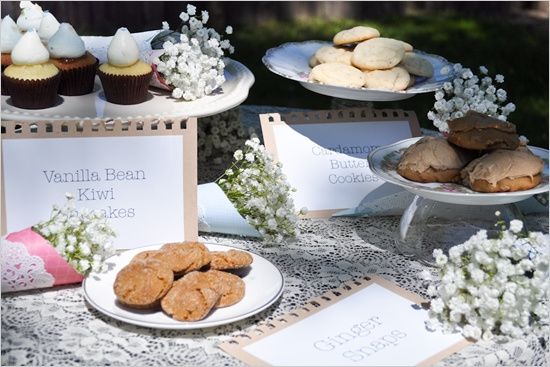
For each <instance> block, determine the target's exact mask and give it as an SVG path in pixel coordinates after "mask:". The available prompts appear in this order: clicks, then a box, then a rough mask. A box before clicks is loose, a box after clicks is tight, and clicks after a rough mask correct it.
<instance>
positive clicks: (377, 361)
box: [220, 277, 469, 366]
mask: <svg viewBox="0 0 550 367" xmlns="http://www.w3.org/2000/svg"><path fill="white" fill-rule="evenodd" d="M421 302H422V299H421V298H420V297H418V296H417V295H415V294H413V293H410V292H408V291H406V290H404V289H402V288H399V287H397V286H395V285H394V284H392V283H390V282H388V281H386V280H384V279H382V278H379V277H365V278H364V279H363V280H361V281H355V282H351V283H348V284H345V285H344V286H343V287H342V288H340V289H337V290H335V291H330V292H327V293H326V294H324V295H322V296H321V297H318V298H316V299H314V300H312V301H310V302H308V304H307V305H306V306H305V307H303V308H301V309H298V310H296V311H294V312H291V313H289V314H287V315H285V316H283V317H281V318H279V319H277V320H274V321H273V322H271V323H269V324H267V325H265V326H263V327H260V328H259V329H257V330H254V331H252V332H250V333H249V334H246V335H243V336H241V337H239V338H237V339H235V340H231V341H228V342H225V343H223V344H222V345H221V346H220V347H221V348H222V349H223V350H225V351H226V352H228V353H229V354H232V355H233V356H235V357H237V358H239V359H241V360H242V361H243V362H245V363H247V364H250V365H255V366H259V365H262V366H267V365H271V366H406V365H431V364H434V363H436V362H437V361H439V360H441V359H443V358H444V357H446V356H448V355H450V354H452V353H454V352H457V351H458V350H460V349H461V348H463V347H465V346H466V345H468V343H469V342H468V341H467V340H466V339H464V338H463V337H462V336H461V335H460V334H459V333H455V334H443V333H441V332H430V331H428V330H427V329H426V327H425V324H424V321H426V320H427V319H428V314H427V311H426V310H424V309H423V308H422V307H421V306H420V303H421Z"/></svg>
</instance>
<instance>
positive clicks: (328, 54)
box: [315, 46, 353, 65]
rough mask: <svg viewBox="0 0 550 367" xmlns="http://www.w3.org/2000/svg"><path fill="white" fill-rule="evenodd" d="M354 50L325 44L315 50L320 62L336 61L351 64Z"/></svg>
mask: <svg viewBox="0 0 550 367" xmlns="http://www.w3.org/2000/svg"><path fill="white" fill-rule="evenodd" d="M352 55H353V52H352V51H350V50H348V49H347V48H345V47H335V46H323V47H321V48H320V49H318V50H317V52H315V58H316V59H317V61H318V63H319V64H326V63H329V62H336V63H339V64H346V65H351V56H352Z"/></svg>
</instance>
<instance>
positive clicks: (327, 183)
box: [260, 109, 420, 217]
mask: <svg viewBox="0 0 550 367" xmlns="http://www.w3.org/2000/svg"><path fill="white" fill-rule="evenodd" d="M260 121H261V124H262V133H263V137H264V142H265V146H266V149H267V150H268V151H269V152H270V153H271V154H272V155H273V156H274V157H275V158H276V159H277V160H278V161H279V162H281V163H282V165H283V168H282V169H283V172H284V173H285V174H286V176H287V177H288V181H289V183H290V184H291V185H292V186H293V187H294V188H296V192H295V193H294V194H293V195H294V196H293V199H294V203H295V205H296V207H297V208H302V207H307V208H308V210H309V213H308V216H310V217H328V216H330V215H332V214H334V213H335V212H337V211H340V210H343V209H349V208H355V207H357V206H358V205H359V204H360V203H361V202H362V201H364V200H365V198H366V196H367V195H369V194H371V193H372V194H373V195H375V196H377V197H380V196H381V195H384V194H385V191H387V190H390V191H391V190H392V188H391V185H388V184H385V185H384V181H383V180H382V179H380V178H378V177H377V176H376V175H375V174H373V173H372V171H371V170H370V168H369V166H368V163H367V159H366V158H367V156H368V154H369V153H370V152H371V151H372V150H374V149H376V148H378V147H379V146H382V145H387V144H391V143H394V142H396V141H399V140H403V139H406V138H410V137H413V136H420V127H419V125H418V121H417V119H416V115H415V113H414V112H413V111H402V110H372V109H366V110H364V109H350V110H341V111H315V112H304V113H291V114H287V115H284V116H281V115H279V114H276V113H275V114H264V115H260ZM389 194H391V193H390V192H388V195H389ZM366 199H367V200H368V198H366Z"/></svg>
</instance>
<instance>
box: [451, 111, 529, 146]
mask: <svg viewBox="0 0 550 367" xmlns="http://www.w3.org/2000/svg"><path fill="white" fill-rule="evenodd" d="M448 125H449V136H448V137H447V139H449V141H450V142H451V143H453V144H455V145H458V146H459V147H462V148H465V149H472V150H494V149H516V148H517V147H518V146H519V144H520V141H519V136H518V135H517V134H516V125H514V124H512V123H510V122H506V121H502V120H499V119H497V118H494V117H490V116H487V115H485V114H482V113H479V112H475V111H468V112H467V113H466V114H465V115H464V116H463V117H460V118H457V119H454V120H451V121H449V122H448Z"/></svg>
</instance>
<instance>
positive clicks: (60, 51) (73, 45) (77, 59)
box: [48, 23, 98, 96]
mask: <svg viewBox="0 0 550 367" xmlns="http://www.w3.org/2000/svg"><path fill="white" fill-rule="evenodd" d="M48 51H49V52H50V58H51V60H50V61H51V62H52V63H53V64H54V65H55V66H56V67H57V68H58V69H59V71H60V72H61V83H60V84H59V94H61V95H64V96H80V95H83V94H88V93H91V92H92V90H93V89H94V79H95V74H96V70H97V65H98V60H97V59H96V58H95V56H94V55H92V54H91V53H89V52H87V51H86V47H85V46H84V41H82V39H81V38H80V37H79V36H78V34H77V33H76V31H75V30H74V28H73V27H72V26H71V25H70V24H69V23H61V25H60V26H59V29H58V30H57V32H56V33H55V34H54V35H53V36H52V37H51V38H50V40H49V42H48Z"/></svg>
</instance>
